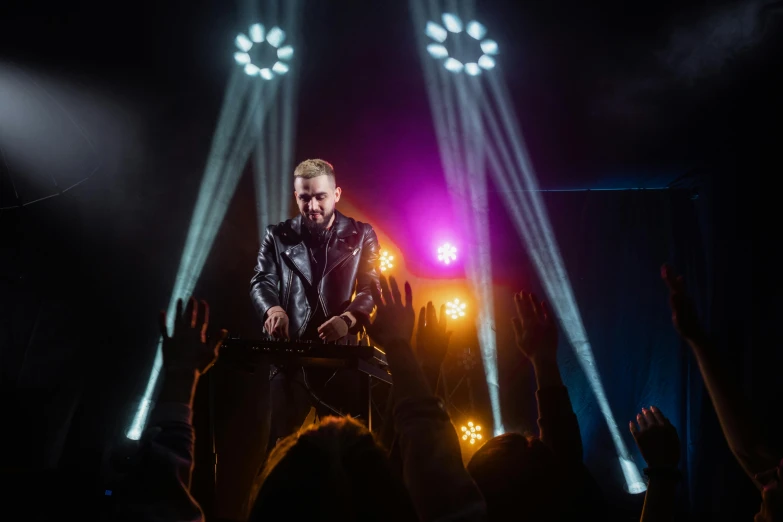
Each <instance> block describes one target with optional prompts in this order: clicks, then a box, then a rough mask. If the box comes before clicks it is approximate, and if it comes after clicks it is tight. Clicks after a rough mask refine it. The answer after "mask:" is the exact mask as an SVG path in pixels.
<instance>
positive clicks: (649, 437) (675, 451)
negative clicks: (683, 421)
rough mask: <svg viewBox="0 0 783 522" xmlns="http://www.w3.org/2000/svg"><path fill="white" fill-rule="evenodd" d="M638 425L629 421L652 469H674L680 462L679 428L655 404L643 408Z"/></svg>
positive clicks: (634, 436)
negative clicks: (648, 407)
mask: <svg viewBox="0 0 783 522" xmlns="http://www.w3.org/2000/svg"><path fill="white" fill-rule="evenodd" d="M636 422H637V423H638V427H637V425H636V424H634V422H633V421H631V422H630V423H629V428H630V429H631V434H632V435H633V438H634V440H635V441H636V445H637V446H638V447H639V451H641V453H642V457H644V460H645V462H647V466H648V467H649V468H651V469H665V468H668V469H673V468H675V469H676V468H677V465H678V464H679V462H680V437H679V436H678V435H677V430H676V429H675V428H674V426H672V424H671V423H670V422H669V419H667V418H666V417H664V415H663V413H662V412H661V410H659V409H658V408H656V407H655V406H650V409H646V408H642V412H641V413H639V414H638V415H637V416H636Z"/></svg>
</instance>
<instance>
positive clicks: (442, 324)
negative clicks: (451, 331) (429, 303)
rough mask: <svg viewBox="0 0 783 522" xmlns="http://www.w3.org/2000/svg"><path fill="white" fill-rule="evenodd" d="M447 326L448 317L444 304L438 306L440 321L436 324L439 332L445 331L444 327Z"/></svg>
mask: <svg viewBox="0 0 783 522" xmlns="http://www.w3.org/2000/svg"><path fill="white" fill-rule="evenodd" d="M447 325H448V316H447V315H446V304H445V303H444V304H442V305H440V321H439V322H438V327H439V328H440V331H441V332H445V331H446V326H447Z"/></svg>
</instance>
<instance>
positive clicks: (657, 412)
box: [650, 406, 667, 425]
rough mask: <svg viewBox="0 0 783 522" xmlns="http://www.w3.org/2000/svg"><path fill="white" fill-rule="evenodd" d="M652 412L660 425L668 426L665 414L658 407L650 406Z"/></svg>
mask: <svg viewBox="0 0 783 522" xmlns="http://www.w3.org/2000/svg"><path fill="white" fill-rule="evenodd" d="M650 411H651V412H652V414H653V416H654V417H655V420H656V421H657V422H658V424H660V425H664V424H666V422H667V419H666V417H665V416H664V414H663V412H662V411H661V410H660V409H659V408H658V407H657V406H650Z"/></svg>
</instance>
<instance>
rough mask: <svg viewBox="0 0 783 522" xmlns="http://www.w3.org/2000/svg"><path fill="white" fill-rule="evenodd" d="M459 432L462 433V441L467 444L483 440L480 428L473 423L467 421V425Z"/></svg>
mask: <svg viewBox="0 0 783 522" xmlns="http://www.w3.org/2000/svg"><path fill="white" fill-rule="evenodd" d="M460 431H462V440H464V441H466V442H468V443H469V444H476V441H480V440H481V439H482V438H483V437H482V435H481V426H479V425H478V424H473V421H468V425H467V426H462V427H461V428H460Z"/></svg>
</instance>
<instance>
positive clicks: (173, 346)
mask: <svg viewBox="0 0 783 522" xmlns="http://www.w3.org/2000/svg"><path fill="white" fill-rule="evenodd" d="M159 321H160V334H161V335H162V336H163V348H162V350H163V368H164V370H165V371H166V372H167V373H183V374H184V373H195V375H196V376H200V375H203V374H204V373H206V371H207V370H209V368H210V367H211V366H212V365H213V364H214V362H215V360H216V359H217V356H218V350H219V349H220V345H221V344H222V343H223V340H224V339H225V337H226V334H227V332H226V330H221V331H220V335H219V336H218V339H217V340H214V341H209V339H208V338H207V327H208V326H209V305H208V304H207V302H206V301H201V305H200V306H199V303H198V302H197V301H196V300H195V299H193V298H192V297H191V298H190V300H189V301H188V306H187V309H186V310H185V313H184V314H183V313H182V299H178V300H177V315H176V316H175V318H174V332H173V334H172V335H171V336H169V335H168V327H167V326H166V312H164V311H161V312H160V320H159Z"/></svg>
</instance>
